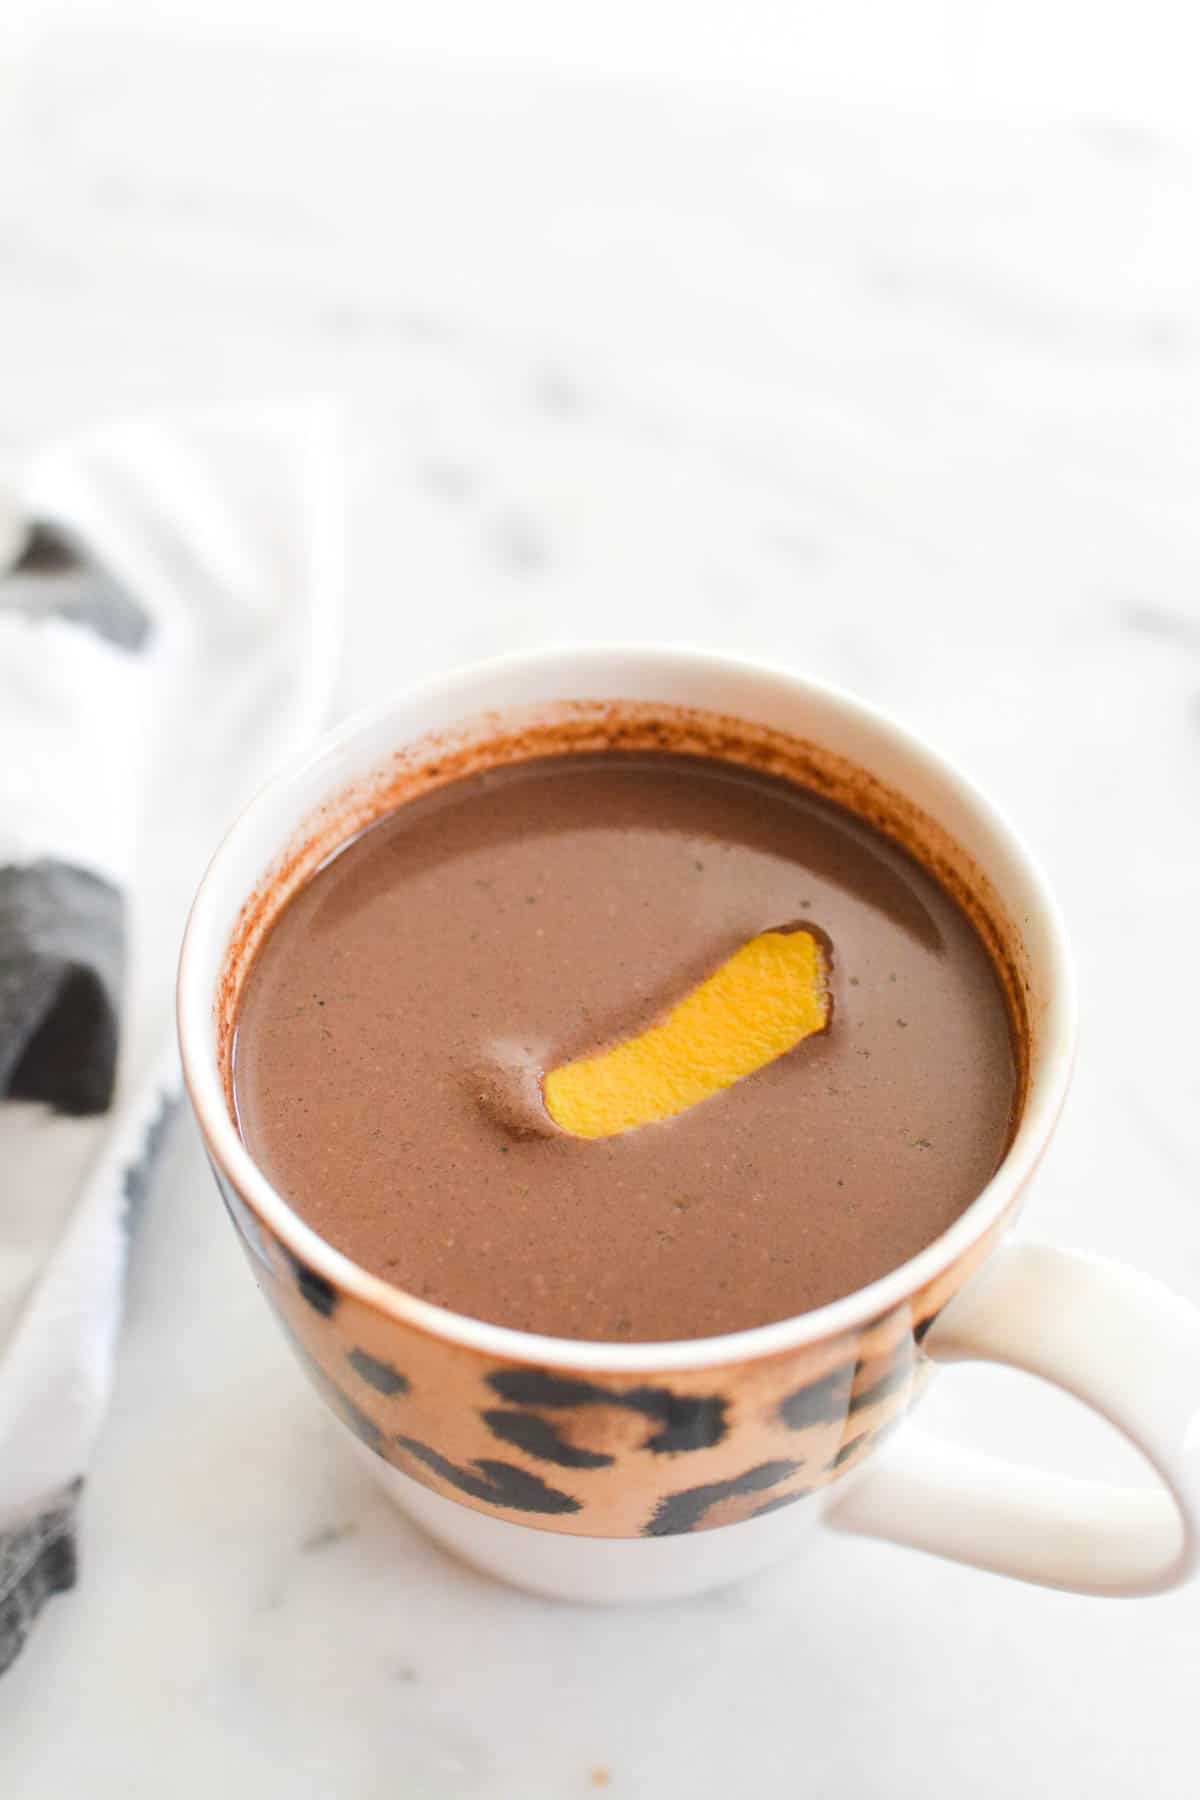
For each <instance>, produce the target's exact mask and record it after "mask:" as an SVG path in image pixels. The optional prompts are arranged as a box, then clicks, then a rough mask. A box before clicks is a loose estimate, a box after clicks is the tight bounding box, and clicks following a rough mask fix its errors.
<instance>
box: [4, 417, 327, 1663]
mask: <svg viewBox="0 0 1200 1800" xmlns="http://www.w3.org/2000/svg"><path fill="white" fill-rule="evenodd" d="M338 468H339V458H338V456H337V441H336V431H335V429H334V424H333V421H332V419H331V417H330V415H329V412H328V410H327V409H326V408H323V407H322V408H297V409H288V410H286V411H279V412H274V413H272V414H270V415H259V416H254V417H241V416H239V417H225V416H217V415H205V416H203V417H195V418H190V419H186V420H179V421H174V422H171V423H155V422H135V423H130V424H125V425H121V426H114V427H112V428H109V429H106V430H103V431H98V432H96V433H95V434H92V435H90V436H88V437H87V438H81V439H77V440H74V441H72V442H70V443H66V444H62V445H59V446H56V447H54V448H52V449H51V450H50V451H48V452H46V453H44V454H42V455H40V456H38V457H36V458H35V459H34V460H33V461H32V463H31V465H30V467H29V468H28V469H27V470H26V471H25V472H24V476H23V478H22V479H21V480H20V482H19V483H12V484H10V486H9V488H8V489H7V490H6V491H5V492H3V493H0V1671H3V1669H5V1668H6V1667H7V1666H8V1665H9V1663H11V1661H12V1660H13V1658H14V1657H15V1656H16V1655H17V1653H18V1651H19V1650H20V1648H21V1646H22V1644H23V1643H24V1641H25V1638H26V1636H27V1633H28V1631H29V1629H30V1626H31V1625H32V1623H33V1621H34V1619H35V1618H36V1616H37V1614H38V1611H39V1609H40V1607H41V1605H42V1603H43V1602H44V1600H45V1599H46V1598H47V1597H48V1596H49V1595H50V1594H52V1593H55V1592H57V1591H60V1590H62V1589H64V1588H68V1587H70V1586H72V1585H73V1583H74V1581H75V1577H76V1551H75V1520H76V1511H77V1507H78V1503H79V1497H80V1494H81V1492H82V1490H83V1486H84V1481H85V1477H86V1473H87V1463H88V1455H89V1451H90V1449H91V1446H92V1444H93V1442H94V1441H95V1438H96V1434H97V1432H98V1431H99V1429H100V1426H101V1423H102V1420H103V1415H104V1409H105V1405H106V1401H107V1397H108V1392H109V1387H110V1384H111V1380H112V1371H113V1357H114V1349H115V1343H116V1334H117V1329H118V1326H119V1322H120V1314H121V1292H122V1285H123V1278H124V1269H125V1260H126V1246H127V1243H128V1237H129V1232H130V1229H131V1226H132V1223H133V1221H134V1219H135V1217H136V1213H137V1209H138V1206H139V1203H140V1201H141V1199H142V1197H143V1195H144V1192H145V1189H146V1185H147V1180H148V1176H149V1172H150V1168H151V1165H152V1162H153V1158H154V1154H155V1150H156V1147H157V1144H158V1141H159V1139H160V1137H161V1135H162V1131H163V1128H164V1125H165V1122H166V1120H167V1119H168V1117H169V1116H170V1112H171V1109H172V1107H173V1105H174V1102H175V1099H176V1097H177V1094H178V1090H179V1076H178V1069H177V1064H176V1058H175V1051H174V1033H173V1026H172V1017H171V1010H172V990H173V981H174V967H175V956H176V951H177V947H178V941H179V936H180V933H181V930H182V925H183V918H184V915H185V912H186V907H187V902H188V900H189V898H190V895H191V892H192V891H193V890H194V888H195V885H196V883H197V881H198V879H199V876H200V874H201V872H202V869H203V865H204V862H205V860H206V859H207V857H208V855H209V854H210V853H211V851H212V849H213V848H214V847H215V844H216V842H217V839H218V837H219V836H220V834H221V831H222V829H223V827H224V826H225V825H226V824H228V823H229V822H230V820H231V819H232V817H233V815H234V813H235V812H236V810H237V809H238V807H239V806H240V805H241V803H242V802H243V801H244V800H245V799H246V798H247V797H248V795H249V793H250V792H251V791H252V790H253V788H254V787H255V786H256V785H257V784H258V783H259V782H260V781H261V780H262V779H263V777H264V776H265V775H266V774H268V773H269V772H270V769H271V768H272V766H273V765H274V764H275V763H276V762H277V761H278V760H279V759H280V757H281V756H282V755H283V754H284V753H285V752H286V751H287V750H288V749H289V748H291V747H292V746H294V745H295V744H297V743H298V742H300V741H302V740H303V739H304V738H305V737H306V736H309V735H311V734H312V733H313V732H314V731H315V730H316V729H317V728H318V727H319V725H320V724H321V722H322V719H323V717H324V715H325V712H326V710H327V706H328V701H329V696H330V693H331V690H332V683H333V679H334V674H335V663H336V658H337V650H338V644H339V640H340V631H341V599H340V574H341V567H340V565H341V556H340V546H339V542H338V523H339V518H340V507H339V505H338V494H337V472H338Z"/></svg>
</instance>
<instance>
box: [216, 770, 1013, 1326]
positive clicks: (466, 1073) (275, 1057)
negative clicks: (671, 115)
mask: <svg viewBox="0 0 1200 1800" xmlns="http://www.w3.org/2000/svg"><path fill="white" fill-rule="evenodd" d="M795 924H805V925H810V926H812V927H814V928H815V929H816V930H817V931H818V932H820V933H822V934H824V938H825V940H827V942H828V944H829V945H830V947H831V963H832V975H831V988H832V997H833V1006H832V1016H831V1022H830V1025H829V1028H828V1029H827V1030H826V1031H825V1032H823V1033H821V1034H819V1035H815V1036H812V1037H810V1038H808V1039H806V1040H805V1041H804V1042H803V1043H801V1044H799V1045H798V1046H797V1047H796V1048H795V1049H794V1050H792V1051H790V1052H789V1053H788V1054H787V1055H785V1056H782V1057H780V1058H779V1059H778V1060H777V1061H776V1062H774V1063H771V1064H770V1065H769V1066H768V1067H766V1068H763V1069H760V1070H759V1071H758V1072H757V1073H755V1074H753V1075H751V1076H749V1077H747V1078H746V1079H745V1080H742V1081H740V1082H738V1083H737V1085H736V1086H734V1087H731V1088H728V1089H727V1090H726V1091H724V1092H722V1093H718V1094H715V1095H713V1096H712V1097H711V1098H709V1099H706V1100H704V1101H702V1102H701V1103H700V1104H698V1105H696V1106H693V1107H692V1108H691V1110H690V1111H688V1112H685V1113H683V1114H681V1115H680V1116H679V1117H677V1118H674V1119H671V1120H669V1121H667V1122H665V1123H655V1124H648V1125H644V1126H641V1127H639V1128H638V1129H636V1130H633V1131H629V1132H627V1133H625V1134H623V1135H620V1136H616V1137H611V1138H601V1139H591V1140H582V1139H575V1138H572V1137H568V1136H566V1135H565V1134H563V1133H562V1132H560V1131H558V1130H557V1129H556V1128H555V1127H554V1126H553V1124H552V1123H551V1122H550V1120H549V1118H548V1116H547V1115H546V1113H545V1111H544V1108H543V1106H542V1104H541V1099H540V1089H539V1082H540V1078H541V1076H542V1074H543V1073H544V1072H545V1071H546V1070H548V1069H551V1068H554V1067H556V1066H557V1065H559V1064H561V1063H563V1062H566V1061H568V1060H571V1059H573V1058H576V1057H579V1056H582V1055H585V1054H588V1053H590V1052H593V1051H596V1050H599V1049H601V1048H603V1047H604V1046H606V1045H609V1044H612V1043H614V1042H617V1041H620V1040H622V1039H625V1038H627V1037H629V1036H631V1035H633V1034H634V1033H636V1032H638V1031H640V1030H643V1029H645V1028H646V1027H647V1026H648V1025H650V1024H651V1023H652V1022H653V1021H654V1020H655V1019H656V1018H659V1017H661V1016H662V1015H663V1014H664V1012H666V1011H667V1010H669V1009H670V1007H671V1006H672V1005H673V1004H674V1003H675V1002H677V1001H678V1000H679V999H680V998H681V997H682V996H683V995H684V994H685V993H687V992H688V991H689V989H690V988H691V987H692V986H694V985H695V984H696V983H697V982H699V981H700V980H702V979H703V978H704V977H705V976H706V975H708V974H709V973H710V972H711V971H712V970H713V969H715V968H716V967H717V966H718V965H719V964H720V963H721V962H722V960H723V959H724V958H726V957H728V956H729V955H731V954H732V953H733V952H734V951H735V950H736V949H737V948H738V946H739V945H740V944H742V943H744V942H745V941H746V940H747V939H748V938H750V937H752V936H754V934H756V933H758V932H762V931H765V930H769V929H771V928H773V927H778V926H782V925H795ZM1016 1088H1017V1073H1016V1060H1015V1057H1014V1051H1013V1043H1012V1036H1011V1030H1010V1025H1009V1018H1008V1012H1007V1008H1006V1004H1005V1001H1004V997H1003V994H1002V991H1001V987H1000V983H999V981H998V979H997V977H996V974H995V972H994V970H993V967H992V964H991V961H990V959H989V957H988V955H987V953H986V951H985V950H984V948H983V945H982V944H981V942H980V940H979V938H978V937H977V935H976V933H975V930H974V928H973V927H972V925H971V924H970V922H969V921H968V919H967V917H966V916H965V914H964V913H963V912H962V911H961V910H960V908H959V907H958V905H957V904H956V903H955V902H954V901H953V900H952V899H951V898H950V897H949V896H948V895H947V894H946V893H945V892H943V890H942V889H941V888H940V887H939V886H938V885H937V883H936V882H935V881H934V880H933V879H932V877H931V876H930V875H928V874H927V873H926V872H925V871H924V870H923V869H922V868H921V867H920V866H919V865H918V864H917V863H916V862H915V861H913V860H912V859H911V858H910V857H909V856H908V855H907V854H906V853H905V852H904V851H903V850H901V849H899V848H898V847H897V846H896V845H895V844H893V843H892V842H891V841H890V840H888V839H887V838H885V837H884V836H883V835H882V834H881V833H879V832H877V831H876V830H875V829H874V828H873V827H871V826H868V825H866V824H864V823H862V822H860V821H859V820H857V819H855V818H854V817H852V816H851V815H850V814H849V813H848V812H845V811H843V810H841V809H840V808H838V807H836V806H834V805H832V804H830V803H829V802H827V801H825V800H822V799H819V798H817V797H816V796H814V795H812V794H809V793H807V792H805V791H804V790H802V789H800V788H798V787H796V786H793V785H792V784H790V783H788V782H785V781H783V780H780V779H777V778H774V777H769V776H765V775H760V774H757V773H755V772H753V771H750V770H746V769H739V768H734V767H732V766H730V765H727V764H722V763H718V762H714V761H709V760H706V759H704V758H700V757H692V756H679V755H671V754H666V753H656V752H622V751H607V752H594V753H583V752H580V753H576V754H571V755H562V756H552V757H543V758H539V759H535V760H532V761H528V762H523V763H517V764H513V765H510V766H507V767H501V768H497V769H493V770H488V771H485V772H483V773H479V774H474V775H470V776H468V777H466V778H465V779H462V780H458V781H453V782H451V783H449V784H448V785H446V786H444V787H441V788H439V789H436V790H434V791H433V792H431V793H428V794H425V795H424V796H422V797H420V798H418V799H416V800H414V801H412V802H411V803H409V804H407V805H404V806H401V807H399V808H398V809H397V810H396V811H394V812H393V813H391V814H390V815H388V816H387V817H385V818H383V819H381V820H380V821H379V822H377V823H376V824H374V825H373V826H371V827H370V828H369V829H368V830H367V831H365V832H363V833H362V834H361V835H360V836H359V837H358V838H356V839H355V840H354V841H353V842H352V843H351V844H349V845H348V846H347V847H346V848H345V849H343V850H342V851H341V852H340V853H339V854H338V855H337V856H336V857H335V858H334V859H333V860H332V861H331V862H329V863H328V864H327V865H326V866H325V867H324V868H322V869H321V870H320V871H319V872H318V873H317V874H316V875H315V876H313V877H312V878H311V879H310V880H309V881H308V882H307V883H306V884H305V885H304V886H303V887H302V888H301V889H300V890H299V892H298V893H297V894H296V895H295V896H294V897H293V898H292V899H291V900H290V901H289V902H288V903H287V904H286V905H285V906H284V908H283V910H282V911H281V913H280V914H279V916H278V918H277V919H276V920H275V923H274V924H273V926H272V927H271V929H270V931H269V932H268V934H267V936H266V938H265V940H264V942H263V944H262V946H261V948H260V949H259V951H258V954H257V956H256V957H255V960H254V963H253V965H252V967H251V969H250V973H249V976H248V978H247V981H246V985H245V988H244V991H243V995H242V999H241V1004H240V1010H239V1014H238V1021H237V1035H236V1044H235V1056H234V1094H235V1099H236V1105H237V1111H238V1120H239V1125H240V1128H241V1131H242V1134H243V1136H244V1138H245V1141H246V1144H247V1146H248V1148H249V1150H250V1151H251V1154H252V1155H253V1156H254V1158H255V1160H256V1161H257V1162H258V1163H259V1165H260V1166H261V1168H262V1169H263V1170H264V1172H265V1173H266V1174H267V1176H268V1177H269V1178H270V1179H271V1180H272V1182H273V1183H274V1184H275V1186H276V1187H277V1188H278V1189H279V1191H280V1192H281V1193H282V1194H283V1196H284V1197H285V1198H286V1199H287V1201H288V1202H289V1203H290V1204H291V1205H292V1206H293V1207H294V1209H295V1210H296V1211H297V1212H298V1213H299V1214H300V1215H301V1216H302V1217H303V1218H304V1219H305V1220H306V1221H307V1222H308V1223H309V1224H310V1225H311V1226H313V1227H314V1228H315V1229H316V1230H317V1231H318V1232H319V1233H320V1234H321V1235H322V1236H324V1237H325V1238H327V1239H328V1240H329V1242H330V1243H332V1244H333V1245H335V1246H336V1247H337V1248H338V1249H339V1250H342V1251H344V1252H345V1253H346V1254H347V1255H349V1256H351V1257H352V1258H353V1259H354V1260H355V1261H356V1262H358V1263H360V1264H362V1266H363V1267H365V1268H367V1269H369V1270H371V1271H373V1272H374V1273H376V1274H378V1275H381V1276H383V1277H384V1278H385V1279H387V1280H389V1281H391V1282H393V1283H395V1284H396V1285H397V1286H399V1287H401V1288H404V1289H406V1290H408V1291H410V1292H412V1293H415V1294H418V1295H421V1296H423V1297H425V1298H427V1299H430V1300H433V1301H436V1302H438V1303H440V1304H442V1305H444V1306H448V1307H452V1308H454V1309H455V1310H456V1311H459V1312H463V1313H467V1314H469V1315H472V1316H474V1317H478V1318H482V1319H487V1320H491V1321H493V1322H495V1323H499V1324H503V1325H510V1326H517V1327H521V1328H524V1329H526V1330H531V1331H538V1332H546V1333H550V1334H553V1335H557V1336H565V1337H577V1338H589V1339H602V1340H614V1341H624V1340H635V1341H645V1340H659V1339H670V1338H688V1337H697V1336H709V1335H711V1334H715V1333H720V1332H727V1331H736V1330H740V1329H742V1328H745V1327H748V1326H753V1325H760V1324H765V1323H768V1322H770V1321H772V1320H776V1319H781V1318H785V1317H788V1316H790V1315H792V1314H794V1313H799V1312H804V1311H806V1310H808V1309H810V1308H812V1307H815V1306H819V1305H821V1304H823V1303H824V1302H826V1301H829V1300H833V1299H835V1298H837V1297H839V1296H841V1295H844V1294H847V1293H850V1292H852V1291H854V1290H855V1289H857V1288H859V1287H861V1286H863V1285H864V1284H865V1283H867V1282H870V1281H872V1280H874V1279H876V1278H877V1277H878V1276H881V1275H883V1274H885V1273H886V1272H887V1271H888V1270H890V1269H893V1268H895V1267H896V1266H897V1265H898V1264H900V1263H902V1262H904V1261H906V1260H907V1259H908V1258H909V1257H911V1256H913V1255H914V1254H915V1253H916V1252H917V1251H919V1250H920V1249H922V1248H923V1247H924V1246H925V1245H926V1244H928V1243H930V1242H931V1241H932V1240H933V1239H934V1238H935V1237H937V1236H938V1235H939V1233H940V1232H942V1231H943V1230H944V1229H945V1228H946V1227H947V1226H948V1225H949V1224H951V1223H952V1222H953V1220H954V1219H955V1218H957V1217H958V1215H959V1214H960V1213H961V1212H962V1211H963V1209H964V1208H965V1207H966V1206H967V1205H968V1204H969V1203H970V1202H971V1200H973V1199H974V1198H975V1196H976V1195H977V1194H978V1193H979V1192H980V1190H981V1189H982V1187H983V1186H984V1185H985V1183H986V1182H987V1180H988V1179H989V1177H990V1176H991V1175H992V1174H993V1173H994V1171H995V1169H996V1167H997V1166H998V1164H999V1162H1000V1160H1001V1158H1002V1156H1003V1153H1004V1150H1005V1147H1006V1144H1007V1141H1008V1137H1009V1133H1010V1129H1011V1121H1012V1114H1013V1109H1014V1105H1015V1097H1016Z"/></svg>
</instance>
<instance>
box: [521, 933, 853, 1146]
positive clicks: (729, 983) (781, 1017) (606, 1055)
mask: <svg viewBox="0 0 1200 1800" xmlns="http://www.w3.org/2000/svg"><path fill="white" fill-rule="evenodd" d="M829 1014H830V997H829V958H828V953H827V951H826V948H825V945H824V944H823V943H822V941H821V940H820V938H818V937H817V935H816V934H815V933H814V932H812V931H809V930H808V929H807V928H805V927H803V926H797V927H793V928H780V929H776V930H773V931H762V932H759V934H758V935H757V936H756V937H752V938H750V939H749V940H748V941H747V942H746V943H744V944H743V945H742V946H741V948H740V949H738V950H736V951H735V952H734V954H733V955H732V956H731V957H729V958H728V960H727V961H725V962H723V963H722V964H721V966H720V968H718V969H716V970H714V972H713V973H712V974H711V975H709V976H708V977H707V978H706V979H705V980H704V981H702V982H700V983H699V984H698V986H696V987H694V988H693V989H692V990H691V992H690V993H688V994H686V995H685V996H684V998H683V999H682V1000H680V1001H679V1002H678V1004H677V1005H676V1006H674V1007H672V1008H671V1010H670V1012H668V1013H667V1014H666V1016H665V1017H664V1018H663V1019H661V1020H660V1021H659V1022H658V1023H656V1024H654V1025H651V1026H650V1027H649V1028H648V1029H647V1030H645V1031H643V1032H641V1033H640V1034H639V1035H638V1036H637V1037H633V1038H627V1039H625V1040H624V1042H622V1043H619V1044H615V1045H614V1046H613V1047H612V1048H611V1049H609V1050H604V1051H601V1052H599V1053H598V1054H597V1055H594V1056H585V1057H581V1058H579V1059H578V1060H577V1061H575V1062H569V1063H564V1064H563V1065H562V1066H561V1067H560V1068H557V1069H552V1070H551V1071H550V1072H549V1073H548V1074H547V1075H546V1076H545V1077H544V1078H543V1081H542V1095H543V1099H544V1100H545V1104H546V1110H547V1112H548V1113H549V1115H550V1117H551V1118H552V1119H553V1120H554V1123H555V1124H556V1125H557V1126H559V1128H560V1129H561V1130H563V1131H565V1132H569V1133H570V1135H571V1136H572V1137H578V1138H605V1137H617V1136H619V1135H620V1134H621V1133H622V1132H626V1131H634V1130H636V1129H637V1128H638V1127H639V1126H641V1125H650V1124H656V1123H659V1122H661V1121H662V1120H664V1119H672V1118H675V1117H676V1115H677V1114H679V1113H682V1112H686V1111H688V1109H689V1108H691V1107H693V1106H697V1105H699V1103H700V1101H702V1100H707V1099H709V1098H710V1097H711V1096H712V1095H714V1094H717V1093H720V1092H721V1091H722V1090H723V1089H725V1088H730V1087H732V1086H733V1085H734V1083H735V1082H738V1081H744V1080H745V1078H746V1077H747V1076H748V1075H753V1074H754V1073H755V1072H756V1071H757V1070H758V1069H761V1068H765V1066H766V1065H767V1064H768V1063H771V1062H774V1061H776V1059H777V1058H778V1057H780V1056H785V1055H786V1054H787V1052H788V1051H789V1050H793V1049H795V1047H796V1045H797V1044H799V1043H802V1042H803V1041H804V1039H805V1038H807V1037H811V1036H813V1035H814V1033H817V1032H821V1031H824V1030H825V1029H826V1027H827V1026H828V1024H829Z"/></svg>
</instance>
